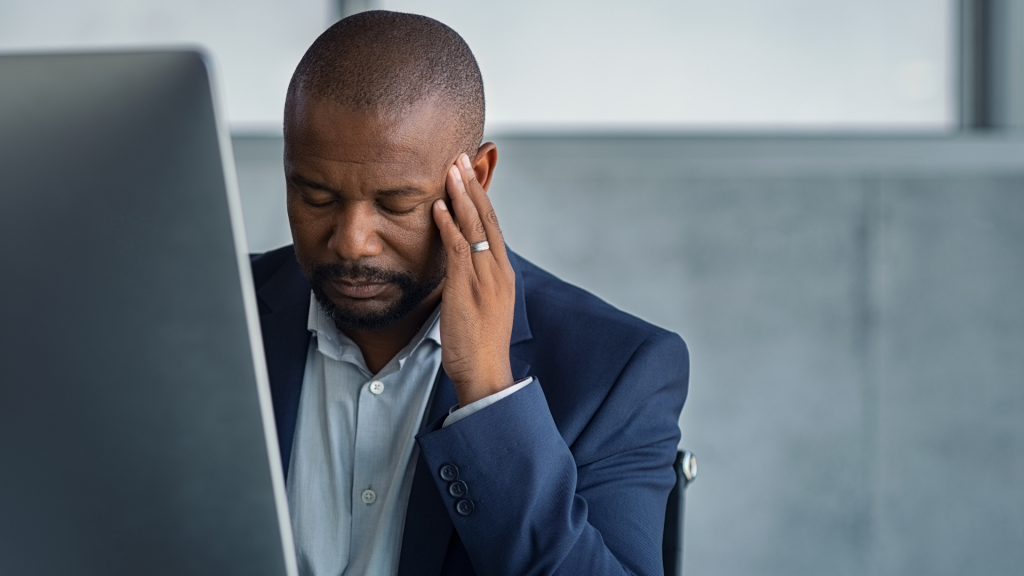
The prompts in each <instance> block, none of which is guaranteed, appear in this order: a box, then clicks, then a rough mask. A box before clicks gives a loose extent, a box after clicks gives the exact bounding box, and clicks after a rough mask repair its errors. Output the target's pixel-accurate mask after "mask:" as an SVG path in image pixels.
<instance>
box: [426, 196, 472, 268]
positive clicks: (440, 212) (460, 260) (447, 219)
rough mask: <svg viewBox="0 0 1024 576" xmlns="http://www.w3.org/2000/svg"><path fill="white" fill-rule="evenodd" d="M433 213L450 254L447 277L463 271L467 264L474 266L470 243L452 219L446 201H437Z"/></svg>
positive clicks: (442, 242)
mask: <svg viewBox="0 0 1024 576" xmlns="http://www.w3.org/2000/svg"><path fill="white" fill-rule="evenodd" d="M433 211H434V222H435V223H436V224H437V228H438V230H440V231H441V244H443V245H444V249H445V252H447V253H448V265H447V275H448V276H451V275H452V274H453V273H454V272H456V271H458V270H460V269H463V268H464V267H465V266H466V265H467V263H468V264H470V265H472V262H471V261H470V251H469V242H468V241H467V240H466V238H465V237H464V236H463V235H462V232H460V231H459V226H458V225H457V224H456V223H455V220H454V219H452V215H451V212H449V211H448V206H446V205H445V203H444V200H435V201H434V206H433Z"/></svg>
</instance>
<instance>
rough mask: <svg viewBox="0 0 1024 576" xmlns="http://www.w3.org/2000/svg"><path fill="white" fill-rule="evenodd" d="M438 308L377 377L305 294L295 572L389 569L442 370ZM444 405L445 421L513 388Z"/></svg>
mask: <svg viewBox="0 0 1024 576" xmlns="http://www.w3.org/2000/svg"><path fill="white" fill-rule="evenodd" d="M439 314H440V307H438V309H437V310H435V311H434V313H433V314H432V315H431V316H430V318H428V319H427V321H426V322H425V323H424V325H423V327H422V328H420V331H419V332H418V333H417V334H416V336H414V337H413V339H412V340H411V341H410V342H409V344H408V345H407V346H406V347H405V348H403V349H402V350H401V351H400V352H399V353H398V354H397V355H396V356H395V357H394V358H392V359H391V361H390V362H388V363H387V365H385V366H384V368H382V369H381V371H380V372H378V373H377V374H371V373H370V370H369V369H368V368H367V367H366V362H365V361H364V360H363V355H362V352H361V351H360V350H359V347H358V346H357V345H356V344H355V343H354V342H353V341H352V340H350V339H349V338H348V337H347V336H345V335H344V334H343V333H341V331H339V330H338V329H337V327H336V326H335V325H334V323H333V322H332V321H331V320H330V319H329V318H328V317H327V316H326V315H325V314H324V313H323V311H322V310H321V309H320V306H319V305H318V304H317V302H316V299H315V298H312V297H310V307H309V320H308V327H309V330H310V331H311V332H312V333H313V337H312V338H311V340H310V346H309V352H308V355H307V357H306V370H305V374H304V376H303V381H302V394H301V397H300V400H299V412H298V420H297V422H296V426H295V439H294V442H293V445H292V460H291V464H290V466H289V473H288V482H287V487H286V488H287V494H288V507H289V512H290V515H291V521H292V531H293V533H294V537H295V548H296V554H297V557H298V563H299V572H300V573H301V574H302V575H303V576H341V575H360V576H362V575H366V576H375V575H381V576H393V575H394V574H395V573H396V572H397V571H398V559H399V554H400V552H401V547H402V532H403V529H404V528H405V512H406V508H407V506H408V503H409V493H410V490H411V488H412V478H413V472H414V471H415V466H416V458H417V456H418V448H417V447H416V440H415V436H416V434H417V433H418V432H419V430H420V429H421V428H422V425H423V418H424V414H425V413H426V410H427V403H428V402H429V399H430V395H431V394H430V393H431V391H432V389H433V386H434V382H435V379H436V377H437V373H438V369H439V368H440V367H441V331H440V323H439V320H438V316H439ZM531 380H532V379H527V380H525V381H523V382H518V383H516V385H514V386H511V387H509V388H506V389H505V390H502V391H501V392H498V393H497V394H493V395H491V396H488V397H486V398H483V399H481V400H478V401H476V402H473V403H472V404H470V405H468V406H465V407H462V408H458V407H452V409H451V410H450V411H449V415H448V417H447V418H446V419H445V422H444V426H450V425H453V424H454V423H455V422H457V421H459V420H461V419H462V418H465V417H466V416H469V415H470V414H472V413H474V412H477V411H479V410H482V409H484V408H486V407H487V406H489V405H491V404H493V403H494V402H497V401H499V400H501V399H502V398H505V397H507V396H509V395H510V394H512V393H514V392H516V391H518V390H520V389H522V388H523V387H524V386H526V385H527V384H529V383H530V381H531Z"/></svg>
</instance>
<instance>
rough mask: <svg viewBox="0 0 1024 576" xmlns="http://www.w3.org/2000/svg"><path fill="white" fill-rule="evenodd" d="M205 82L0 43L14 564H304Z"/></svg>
mask: <svg viewBox="0 0 1024 576" xmlns="http://www.w3.org/2000/svg"><path fill="white" fill-rule="evenodd" d="M211 86H212V83H211V75H210V71H209V66H208V63H207V59H206V58H205V57H204V56H203V55H202V54H201V53H199V52H195V51H187V50H184V51H161V52H133V53H97V54H34V55H29V54H15V55H5V56H0V264H2V270H3V272H2V274H0V574H4V575H12V576H14V575H18V576H21V575H36V574H39V575H42V574H45V575H52V574H76V575H88V574H96V575H102V576H113V575H120V574H125V575H132V576H138V575H147V576H153V575H162V574H168V575H170V574H173V575H176V576H177V575H184V574H188V575H193V576H198V575H206V574H210V575H213V574H216V575H218V576H223V575H232V574H239V575H242V574H244V575H246V576H254V575H268V576H270V575H273V576H279V575H295V574H297V570H296V567H295V561H294V553H293V550H292V537H291V532H290V525H289V519H288V512H287V504H286V499H285V493H284V479H283V475H282V472H281V463H280V456H279V451H278V447H277V438H276V431H275V429H274V419H273V410H272V407H271V402H270V390H269V385H268V380H267V374H266V368H265V364H264V360H263V346H262V342H261V337H260V327H259V319H258V316H257V310H256V300H255V296H254V294H253V289H252V279H251V276H250V271H249V260H248V256H247V254H246V244H245V233H244V230H243V226H242V217H241V204H240V201H239V197H238V191H237V187H236V185H235V182H234V178H235V176H234V166H233V164H232V155H231V150H230V140H229V137H228V133H227V131H226V130H225V127H224V122H223V119H222V118H221V117H219V112H218V110H217V99H216V98H215V97H213V93H212V90H211Z"/></svg>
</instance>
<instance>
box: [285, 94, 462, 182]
mask: <svg viewBox="0 0 1024 576" xmlns="http://www.w3.org/2000/svg"><path fill="white" fill-rule="evenodd" d="M285 123H286V140H285V164H286V168H288V169H292V170H303V171H308V170H314V171H317V172H326V173H324V174H322V176H324V177H330V176H331V173H336V172H339V171H341V172H349V173H351V172H358V173H360V174H361V176H362V177H364V178H365V177H373V178H375V179H385V180H388V181H392V182H398V181H401V182H409V181H429V182H432V183H433V182H434V181H436V180H438V179H441V180H442V181H443V179H444V174H445V171H446V169H447V167H448V166H449V165H450V164H451V163H452V161H453V160H454V159H455V156H456V154H457V151H456V150H455V148H454V147H453V146H452V145H451V142H453V140H454V139H453V138H452V137H451V136H452V134H453V129H452V127H451V126H452V123H451V121H450V114H448V113H447V112H446V110H445V109H444V107H443V106H440V105H438V103H437V102H436V101H434V100H424V101H421V102H420V103H418V104H415V105H413V106H411V107H409V108H408V109H406V110H404V111H401V112H400V113H389V112H387V111H382V110H379V109H373V108H371V109H365V110H357V109H352V108H349V107H345V106H341V105H339V104H336V103H334V102H331V101H327V100H322V99H315V98H307V97H302V96H298V97H297V98H296V102H295V105H294V106H293V107H292V109H291V110H290V113H288V114H287V115H286V118H285ZM334 175H335V176H337V174H334Z"/></svg>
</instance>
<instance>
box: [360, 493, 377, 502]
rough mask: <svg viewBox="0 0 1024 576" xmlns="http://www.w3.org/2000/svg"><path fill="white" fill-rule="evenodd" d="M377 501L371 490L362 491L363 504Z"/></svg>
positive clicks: (375, 494)
mask: <svg viewBox="0 0 1024 576" xmlns="http://www.w3.org/2000/svg"><path fill="white" fill-rule="evenodd" d="M376 501H377V493H376V492H374V491H373V490H363V503H364V504H373V503H374V502H376Z"/></svg>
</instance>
